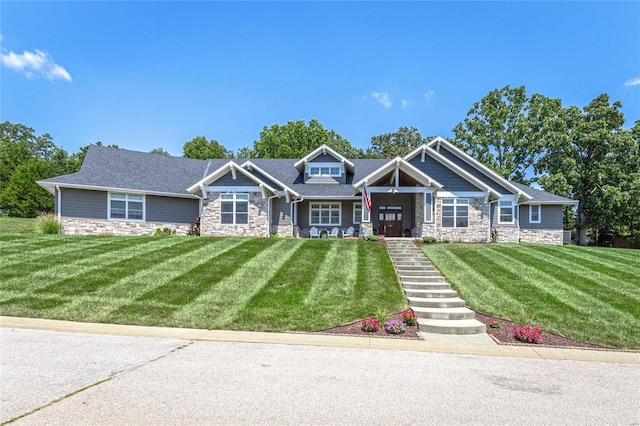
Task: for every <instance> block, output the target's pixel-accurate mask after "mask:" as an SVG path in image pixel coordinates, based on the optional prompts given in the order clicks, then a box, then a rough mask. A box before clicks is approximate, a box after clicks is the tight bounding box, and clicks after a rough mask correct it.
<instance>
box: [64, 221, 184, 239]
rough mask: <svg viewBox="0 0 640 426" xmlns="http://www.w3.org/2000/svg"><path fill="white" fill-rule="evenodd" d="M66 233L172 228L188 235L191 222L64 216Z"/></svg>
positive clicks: (143, 232) (128, 232)
mask: <svg viewBox="0 0 640 426" xmlns="http://www.w3.org/2000/svg"><path fill="white" fill-rule="evenodd" d="M61 222H62V233H63V234H65V235H100V234H113V235H153V234H155V232H156V229H157V228H165V227H166V228H171V229H172V230H173V229H175V230H176V235H187V232H189V227H190V225H191V224H189V223H161V222H138V221H133V220H106V219H82V218H73V217H63V218H62V220H61Z"/></svg>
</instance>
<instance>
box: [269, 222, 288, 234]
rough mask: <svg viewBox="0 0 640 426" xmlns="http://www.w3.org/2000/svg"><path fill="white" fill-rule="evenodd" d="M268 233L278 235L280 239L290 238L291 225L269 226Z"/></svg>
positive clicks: (276, 224)
mask: <svg viewBox="0 0 640 426" xmlns="http://www.w3.org/2000/svg"><path fill="white" fill-rule="evenodd" d="M270 232H271V234H278V235H279V236H281V237H290V236H292V235H293V225H291V223H287V224H282V223H280V224H278V223H275V224H271V228H270Z"/></svg>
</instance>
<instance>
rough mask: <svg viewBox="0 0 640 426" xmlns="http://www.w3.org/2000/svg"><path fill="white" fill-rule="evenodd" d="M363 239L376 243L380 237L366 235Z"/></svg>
mask: <svg viewBox="0 0 640 426" xmlns="http://www.w3.org/2000/svg"><path fill="white" fill-rule="evenodd" d="M364 239H365V240H367V241H373V242H376V243H377V242H378V241H380V237H378V236H377V235H367V236H366V237H364Z"/></svg>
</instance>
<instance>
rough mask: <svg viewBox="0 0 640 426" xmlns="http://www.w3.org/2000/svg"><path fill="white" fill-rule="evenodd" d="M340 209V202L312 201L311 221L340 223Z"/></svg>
mask: <svg viewBox="0 0 640 426" xmlns="http://www.w3.org/2000/svg"><path fill="white" fill-rule="evenodd" d="M340 210H341V209H340V203H311V204H310V205H309V223H310V224H311V225H340V223H341V221H340ZM360 211H362V209H360Z"/></svg>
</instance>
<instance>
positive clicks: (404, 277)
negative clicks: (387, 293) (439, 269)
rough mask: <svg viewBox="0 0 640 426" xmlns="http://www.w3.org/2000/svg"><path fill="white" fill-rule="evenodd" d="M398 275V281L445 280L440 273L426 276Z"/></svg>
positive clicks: (435, 281)
mask: <svg viewBox="0 0 640 426" xmlns="http://www.w3.org/2000/svg"><path fill="white" fill-rule="evenodd" d="M398 276H399V277H400V281H402V282H405V281H406V282H413V283H443V282H445V279H444V277H443V276H440V275H433V276H427V275H400V274H398Z"/></svg>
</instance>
